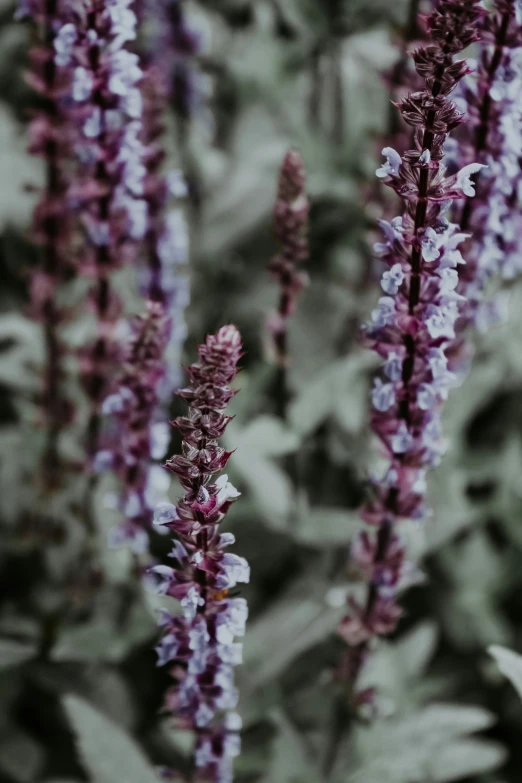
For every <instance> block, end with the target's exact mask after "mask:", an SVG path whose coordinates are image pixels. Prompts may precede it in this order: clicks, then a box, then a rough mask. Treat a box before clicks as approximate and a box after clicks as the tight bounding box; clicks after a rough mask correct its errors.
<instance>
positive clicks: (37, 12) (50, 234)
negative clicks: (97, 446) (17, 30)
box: [17, 0, 72, 485]
mask: <svg viewBox="0 0 522 783" xmlns="http://www.w3.org/2000/svg"><path fill="white" fill-rule="evenodd" d="M63 15H64V0H62V2H60V0H57V1H56V2H55V3H49V2H46V0H30V1H29V0H25V1H24V2H20V4H19V7H18V12H17V16H18V17H24V16H30V17H31V18H32V20H33V23H35V24H36V26H37V28H38V33H39V36H38V38H39V43H38V44H37V45H36V46H35V47H34V48H33V49H32V51H31V62H32V69H31V72H30V74H29V75H28V81H29V83H30V84H31V86H32V87H33V89H34V90H35V91H36V92H37V93H38V94H39V95H40V96H41V98H42V108H41V109H40V110H39V111H38V112H37V113H36V114H35V116H34V118H33V120H32V121H31V124H30V128H29V150H30V152H31V153H32V154H33V155H38V156H39V157H41V158H42V159H43V161H44V164H45V185H44V189H43V191H42V193H41V195H40V199H39V201H38V203H37V205H36V208H35V211H34V220H33V236H34V239H35V241H36V242H37V244H38V245H39V246H40V248H41V263H40V266H39V268H38V269H37V270H36V271H35V272H34V273H33V274H32V276H31V315H32V317H33V318H34V319H35V320H37V321H39V322H40V323H41V324H42V328H43V334H44V344H45V350H46V364H45V369H44V378H43V392H42V399H41V405H42V411H43V415H44V419H45V426H46V435H47V437H46V447H45V452H44V456H43V463H42V464H43V475H44V477H45V478H46V479H48V482H49V484H51V485H54V484H55V483H56V479H57V474H58V470H59V468H60V457H59V451H58V441H59V436H60V432H61V431H62V429H63V428H64V427H65V426H67V424H68V423H69V421H70V419H71V416H72V404H71V402H70V400H68V399H67V397H66V395H65V392H64V390H63V376H64V368H63V356H64V354H65V346H64V343H63V341H62V339H61V337H60V333H59V327H60V325H61V324H62V322H63V321H65V320H66V318H67V313H66V311H65V309H64V308H63V307H61V306H59V305H58V302H57V294H58V292H59V290H60V288H61V286H62V284H63V283H64V282H65V281H66V280H67V279H68V278H69V276H70V273H71V261H70V248H71V236H72V233H71V229H72V226H71V223H72V221H71V212H70V209H69V204H68V200H67V192H68V187H69V177H70V172H69V167H70V155H71V138H70V129H69V126H68V124H67V121H66V113H65V111H64V103H65V101H66V100H67V98H68V96H69V92H70V78H69V74H68V72H67V70H66V69H64V68H63V67H61V66H60V63H56V62H55V60H54V54H55V50H54V46H53V41H54V39H55V35H56V32H57V30H59V28H60V26H61V23H62V19H63Z"/></svg>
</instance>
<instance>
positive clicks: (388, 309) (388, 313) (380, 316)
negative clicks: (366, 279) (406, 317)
mask: <svg viewBox="0 0 522 783" xmlns="http://www.w3.org/2000/svg"><path fill="white" fill-rule="evenodd" d="M394 317H395V302H394V300H393V299H392V298H391V296H381V298H380V299H379V304H378V307H377V308H376V309H375V310H373V311H372V321H373V323H374V324H375V326H377V327H382V326H387V325H388V324H392V323H393V320H394Z"/></svg>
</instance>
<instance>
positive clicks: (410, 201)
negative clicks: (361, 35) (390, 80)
mask: <svg viewBox="0 0 522 783" xmlns="http://www.w3.org/2000/svg"><path fill="white" fill-rule="evenodd" d="M485 13H486V11H485V10H484V8H483V7H482V6H481V5H480V4H479V0H439V2H438V3H437V5H436V7H435V9H434V11H433V12H432V13H431V14H430V16H429V17H428V19H427V29H428V33H429V37H430V40H429V42H428V43H427V44H426V45H424V46H421V47H420V48H419V49H418V50H416V51H415V52H414V53H413V59H414V63H415V67H416V70H417V72H418V74H419V75H420V76H421V77H422V78H423V79H424V81H425V88H424V89H423V90H420V91H417V92H413V93H410V94H409V95H408V96H407V97H405V98H404V99H403V100H402V101H401V102H400V103H398V104H397V106H398V108H399V110H400V112H401V114H402V117H403V119H404V120H405V122H406V123H407V124H408V125H410V126H412V127H413V128H414V130H415V136H414V148H413V149H410V150H408V151H407V152H405V153H404V155H403V156H402V157H401V156H400V155H399V154H398V153H397V152H395V150H393V149H391V148H385V150H384V151H383V152H384V155H385V157H386V162H385V164H384V165H383V166H382V167H381V168H380V169H379V170H378V171H377V176H378V177H380V178H382V179H383V180H384V182H385V184H387V185H389V186H390V187H392V188H393V189H394V190H395V192H396V193H397V194H398V195H399V196H400V197H401V198H402V199H403V201H404V204H405V211H404V213H403V215H402V216H400V217H397V218H395V219H393V220H392V221H391V222H390V223H388V222H385V221H381V227H382V229H383V231H384V239H385V241H384V242H382V243H378V244H377V245H376V252H377V255H378V256H379V257H380V258H381V259H382V260H383V262H384V263H385V264H386V267H387V269H386V271H385V272H384V273H383V276H382V281H381V285H382V288H383V291H384V294H385V296H383V297H381V299H380V300H379V304H378V307H377V309H376V310H375V311H374V312H373V313H372V322H371V324H370V325H369V326H368V327H367V330H366V336H367V339H368V341H369V343H370V345H371V346H372V347H373V350H375V351H376V352H377V353H378V355H379V356H381V357H382V358H383V359H384V362H385V363H384V367H383V372H382V375H381V376H380V377H378V378H377V379H376V380H375V386H374V388H373V391H372V417H371V425H372V429H373V432H374V433H375V434H376V435H377V437H378V438H379V440H380V441H381V443H382V447H383V450H384V453H385V454H386V456H387V457H388V459H389V468H388V470H387V472H386V475H385V476H384V478H383V479H382V480H377V481H375V482H374V486H373V497H372V499H371V500H370V502H369V503H368V504H367V505H366V506H365V508H364V509H363V512H362V513H363V518H364V520H365V521H366V522H367V523H368V526H369V529H368V530H367V531H364V532H363V533H362V534H361V535H360V536H359V537H358V538H357V539H356V541H355V542H354V544H353V546H352V551H351V559H352V563H353V565H354V566H355V567H356V568H358V569H359V571H360V573H361V575H362V576H363V578H364V579H365V580H367V582H368V584H369V589H368V594H367V598H366V601H365V602H364V603H361V604H360V603H358V602H356V601H355V600H353V599H350V602H349V605H350V614H349V615H348V616H347V617H345V618H344V619H343V621H342V622H341V624H340V627H339V632H340V634H341V636H342V637H343V638H344V640H345V641H346V643H347V645H348V651H347V654H346V655H345V657H344V660H343V662H342V665H341V667H340V670H339V676H340V677H341V679H343V680H344V681H346V682H347V683H348V684H349V686H350V691H351V698H352V700H353V703H354V704H357V703H361V702H364V701H366V700H371V698H372V693H371V692H362V693H356V692H355V686H356V683H357V680H358V677H359V673H360V670H361V668H362V666H363V664H364V661H365V659H366V657H367V654H368V651H369V649H370V644H371V641H372V639H374V638H376V637H378V636H381V635H384V634H388V633H390V632H391V631H393V630H394V628H395V626H396V624H397V621H398V619H399V617H400V614H401V610H400V607H399V605H398V603H397V595H398V592H399V591H400V589H401V588H403V587H404V586H405V585H406V584H407V582H408V581H411V577H412V569H411V568H410V567H408V565H407V563H406V559H405V550H404V546H403V544H402V542H401V540H400V538H399V536H398V534H397V523H398V521H399V520H400V519H404V518H407V519H422V518H423V517H424V515H425V513H426V509H425V474H426V470H427V468H429V467H433V466H436V465H437V463H438V462H439V460H440V458H441V456H442V454H443V453H444V450H445V441H444V439H443V437H442V431H441V421H440V413H441V406H442V403H443V401H444V400H445V399H446V397H447V394H448V391H449V389H450V387H451V386H452V384H453V383H454V378H455V376H454V375H453V373H452V372H451V371H450V370H449V369H448V357H447V355H446V349H447V347H448V346H449V345H450V344H451V341H452V340H453V339H454V337H455V323H456V321H457V319H458V317H459V314H460V312H461V310H462V306H463V304H464V302H465V300H464V298H463V297H462V296H461V295H460V294H458V293H457V292H456V288H457V285H458V280H459V274H458V270H459V269H460V267H461V265H462V264H464V259H463V257H462V255H461V253H460V250H459V245H460V244H461V242H462V241H463V240H464V239H465V235H464V234H462V233H461V232H460V230H459V228H458V226H457V225H455V224H452V223H450V222H449V220H448V219H447V218H446V217H445V212H446V210H447V208H448V206H449V205H450V204H451V202H452V201H453V200H455V199H463V198H465V197H466V196H472V195H473V194H474V187H473V183H472V181H471V179H470V177H471V175H472V174H473V173H475V172H476V171H478V170H479V169H481V168H482V165H481V164H479V163H470V164H468V165H467V166H465V167H464V168H463V169H462V170H460V171H459V172H457V173H456V174H454V175H452V176H446V171H445V166H444V162H443V160H444V144H445V142H446V139H447V136H448V134H449V133H450V131H452V130H453V129H455V128H456V127H458V126H459V125H460V123H461V122H462V121H463V118H462V115H461V114H460V113H459V111H458V110H457V107H456V106H455V104H454V103H453V101H452V100H451V99H450V94H451V92H452V91H453V90H454V88H455V86H456V85H457V84H458V82H459V81H460V80H461V79H462V78H463V77H464V76H465V75H466V74H467V73H468V72H469V69H468V66H467V64H466V61H465V60H457V59H455V56H456V55H457V54H458V53H459V52H461V51H462V50H463V49H465V48H466V47H467V46H469V45H470V44H471V43H473V42H474V41H476V40H477V39H478V35H479V28H480V24H479V23H480V22H481V20H482V19H483V17H484V15H485Z"/></svg>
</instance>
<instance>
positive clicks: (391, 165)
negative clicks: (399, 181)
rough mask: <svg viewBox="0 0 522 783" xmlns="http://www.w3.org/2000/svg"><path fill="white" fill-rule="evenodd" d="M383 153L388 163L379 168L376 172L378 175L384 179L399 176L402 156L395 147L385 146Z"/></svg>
mask: <svg viewBox="0 0 522 783" xmlns="http://www.w3.org/2000/svg"><path fill="white" fill-rule="evenodd" d="M382 154H383V155H384V157H385V158H386V163H383V165H382V166H381V167H380V168H379V169H377V171H376V172H375V173H376V174H377V176H378V177H380V178H381V179H383V178H384V177H397V176H398V175H399V168H400V166H401V163H402V158H401V156H400V155H399V153H398V152H397V151H396V150H394V149H393V147H385V148H384V149H383V151H382Z"/></svg>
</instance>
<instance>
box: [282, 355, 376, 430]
mask: <svg viewBox="0 0 522 783" xmlns="http://www.w3.org/2000/svg"><path fill="white" fill-rule="evenodd" d="M374 365H375V359H374V357H373V356H372V355H371V354H370V352H369V351H366V352H364V351H361V352H360V353H358V354H356V355H355V356H350V357H349V358H347V359H341V360H338V361H335V362H333V363H332V364H330V365H329V366H328V367H326V368H324V369H323V370H321V372H320V373H318V375H317V377H316V378H314V379H312V380H311V381H310V382H309V383H307V384H306V385H305V386H304V388H303V391H302V392H301V393H300V394H299V395H298V396H297V397H296V399H295V400H294V402H293V403H292V404H291V406H290V422H291V424H292V427H293V428H294V430H295V431H296V432H298V433H299V434H300V435H301V436H305V435H309V434H310V433H311V432H313V431H314V430H315V429H317V427H318V426H319V425H320V424H322V422H323V421H325V420H326V419H327V418H330V417H334V416H335V418H336V419H337V421H339V423H341V424H342V426H343V427H344V429H345V430H346V431H348V432H356V431H357V430H358V429H359V427H360V426H361V423H362V421H363V420H364V417H365V415H366V410H367V408H368V399H367V396H368V395H367V393H368V383H367V372H368V369H369V368H370V367H373V366H374Z"/></svg>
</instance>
